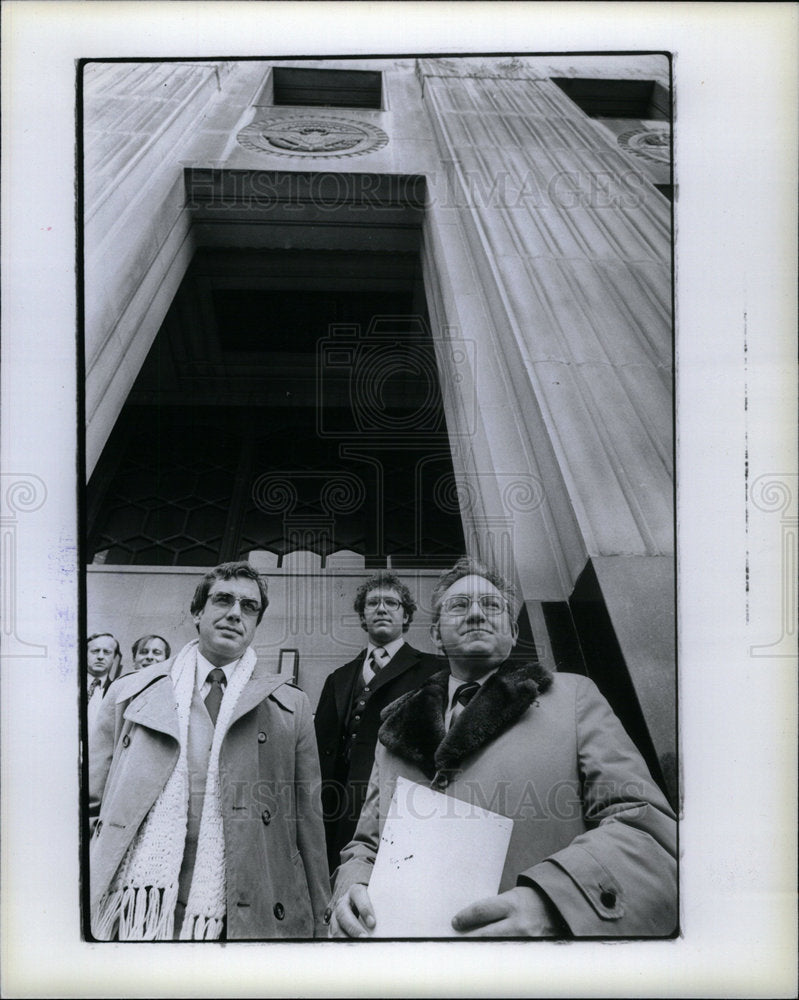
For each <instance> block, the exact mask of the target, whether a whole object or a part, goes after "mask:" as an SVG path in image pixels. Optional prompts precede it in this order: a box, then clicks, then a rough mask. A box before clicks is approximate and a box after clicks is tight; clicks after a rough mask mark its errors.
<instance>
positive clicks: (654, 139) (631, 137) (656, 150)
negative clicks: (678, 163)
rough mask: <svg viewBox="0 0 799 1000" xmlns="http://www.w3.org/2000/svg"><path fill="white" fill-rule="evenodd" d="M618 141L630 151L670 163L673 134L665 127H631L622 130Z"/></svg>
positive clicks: (653, 159) (645, 157)
mask: <svg viewBox="0 0 799 1000" xmlns="http://www.w3.org/2000/svg"><path fill="white" fill-rule="evenodd" d="M618 141H619V145H620V146H621V148H622V149H624V150H626V151H627V152H628V153H632V154H633V156H640V157H642V158H643V159H644V160H651V161H652V162H653V163H668V162H669V160H670V158H671V148H670V146H671V136H670V134H669V130H668V129H665V128H659V129H641V128H637V129H631V130H630V131H629V132H622V134H621V135H620V136H619V140H618Z"/></svg>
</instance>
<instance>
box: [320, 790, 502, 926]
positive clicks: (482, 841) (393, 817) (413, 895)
mask: <svg viewBox="0 0 799 1000" xmlns="http://www.w3.org/2000/svg"><path fill="white" fill-rule="evenodd" d="M512 829H513V820H511V819H508V818H507V817H506V816H500V815H499V814H497V813H493V812H489V811H488V810H487V809H481V808H480V807H479V806H474V805H471V804H470V803H468V802H464V801H462V800H461V799H456V798H454V797H453V796H450V795H442V794H441V793H440V792H436V791H433V790H432V789H430V788H426V787H425V786H423V785H417V784H415V783H414V782H411V781H407V780H406V779H405V778H398V779H397V785H396V789H395V792H394V796H393V798H392V801H391V808H390V810H389V814H388V817H387V819H386V822H385V824H384V826H383V832H382V834H381V838H380V848H379V850H378V853H377V858H376V860H375V866H374V872H373V874H372V878H371V880H370V883H369V895H368V899H369V900H371V907H372V909H373V911H374V916H375V927H374V931H373V934H374V936H375V937H381V938H382V937H395V938H403V937H406V938H407V937H455V936H457V933H458V931H457V929H455V928H454V927H453V924H452V920H453V917H454V916H455V914H456V913H458V912H459V911H462V910H463V909H464V907H468V906H469V905H470V904H472V903H475V902H476V901H479V900H484V897H488V896H492V895H495V894H496V892H497V889H498V888H499V881H500V878H501V876H502V869H503V866H504V863H505V855H506V853H507V849H508V843H509V841H510V835H511V831H512ZM353 888H354V887H353ZM499 898H502V897H499ZM336 910H337V912H338V907H337V908H336ZM474 926H477V925H476V924H471V923H470V924H468V927H469V928H472V927H474ZM342 929H344V930H345V932H346V927H343V928H342ZM464 929H466V927H464Z"/></svg>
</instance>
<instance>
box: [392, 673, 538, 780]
mask: <svg viewBox="0 0 799 1000" xmlns="http://www.w3.org/2000/svg"><path fill="white" fill-rule="evenodd" d="M448 680H449V670H442V671H440V672H439V673H437V674H433V676H432V677H430V678H428V680H427V681H425V683H424V684H422V686H421V687H420V688H417V690H415V691H409V692H408V693H407V694H404V695H402V697H400V698H397V700H396V701H394V702H392V703H391V704H390V705H387V706H386V708H384V709H383V711H382V713H381V719H382V720H383V724H382V726H381V727H380V732H379V734H378V736H379V739H380V742H381V743H382V744H383V746H385V747H386V748H387V749H388V750H390V751H391V752H392V753H395V754H397V755H398V756H399V757H402V758H403V759H405V760H407V761H410V762H411V763H413V764H416V765H417V767H419V768H421V770H422V771H423V772H424V774H426V775H427V777H428V778H431V779H433V778H434V776H437V775H438V774H439V773H441V772H443V773H446V772H451V771H454V770H455V769H456V768H457V767H458V765H459V764H460V763H461V762H462V761H463V760H465V758H466V757H468V756H469V755H470V754H473V753H474V752H475V751H476V750H479V749H480V747H482V746H485V744H486V743H490V742H491V740H493V739H495V738H496V737H497V736H499V735H500V733H503V732H504V731H505V730H506V729H508V728H509V727H510V726H512V725H513V723H515V722H516V721H517V719H519V718H520V717H521V716H522V715H523V714H524V713H525V712H526V711H527V709H528V708H529V707H530V705H531V704H532V703H533V702H534V701H535V700H536V699H537V698H538V696H539V694H543V693H544V692H545V691H546V690H547V689H548V688H549V687H550V685H551V684H552V674H551V673H550V672H549V671H548V670H547V669H546V668H545V667H543V666H541V664H538V663H528V664H519V663H514V662H513V661H507V662H505V663H503V664H502V666H501V667H500V668H499V670H498V671H497V672H496V673H495V674H493V675H492V676H491V677H489V678H488V680H487V681H486V682H485V684H483V686H482V687H481V688H480V690H479V691H478V692H477V694H476V695H475V696H474V698H473V699H472V701H471V702H470V703H469V704H468V705H467V706H466V707H465V708H464V710H463V712H461V714H460V716H459V717H458V718H457V720H456V721H455V724H454V725H453V726H452V728H451V729H450V730H449V732H448V733H445V732H444V711H445V709H446V702H447V683H448Z"/></svg>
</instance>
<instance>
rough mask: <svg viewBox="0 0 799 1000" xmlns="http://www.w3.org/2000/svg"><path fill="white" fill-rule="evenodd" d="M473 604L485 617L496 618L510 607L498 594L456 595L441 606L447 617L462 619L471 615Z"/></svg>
mask: <svg viewBox="0 0 799 1000" xmlns="http://www.w3.org/2000/svg"><path fill="white" fill-rule="evenodd" d="M473 604H478V605H479V606H480V610H481V611H482V612H483V614H484V615H488V616H489V617H492V618H496V617H497V616H499V615H501V614H502V612H503V611H505V610H506V609H507V607H508V602H507V601H506V600H505V598H504V597H498V596H497V595H496V594H481V595H480V597H468V596H467V595H466V594H456V595H455V596H454V597H448V598H447V599H446V601H443V602H442V604H441V611H442V612H443V613H444V614H446V615H453V616H454V617H457V618H462V617H463V615H466V614H468V613H469V611H470V609H471V607H472V605H473Z"/></svg>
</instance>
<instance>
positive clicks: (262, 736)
mask: <svg viewBox="0 0 799 1000" xmlns="http://www.w3.org/2000/svg"><path fill="white" fill-rule="evenodd" d="M258 742H259V743H266V733H258Z"/></svg>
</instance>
